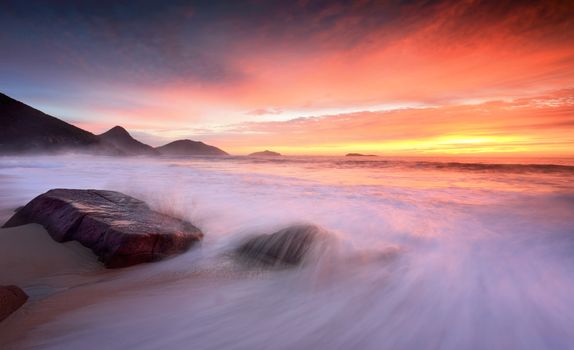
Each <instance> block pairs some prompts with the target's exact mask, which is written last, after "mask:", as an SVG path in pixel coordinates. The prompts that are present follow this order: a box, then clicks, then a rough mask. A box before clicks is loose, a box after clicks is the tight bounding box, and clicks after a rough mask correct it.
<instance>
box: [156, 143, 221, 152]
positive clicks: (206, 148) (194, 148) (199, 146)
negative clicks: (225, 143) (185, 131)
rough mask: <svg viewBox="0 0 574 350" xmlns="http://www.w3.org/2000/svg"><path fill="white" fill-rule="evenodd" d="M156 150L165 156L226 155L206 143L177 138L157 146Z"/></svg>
mask: <svg viewBox="0 0 574 350" xmlns="http://www.w3.org/2000/svg"><path fill="white" fill-rule="evenodd" d="M156 150H157V151H159V153H160V154H162V155H165V156H226V155H228V153H227V152H225V151H223V150H221V149H219V148H217V147H215V146H210V145H207V144H205V143H203V142H200V141H192V140H177V141H173V142H170V143H168V144H167V145H164V146H161V147H157V148H156Z"/></svg>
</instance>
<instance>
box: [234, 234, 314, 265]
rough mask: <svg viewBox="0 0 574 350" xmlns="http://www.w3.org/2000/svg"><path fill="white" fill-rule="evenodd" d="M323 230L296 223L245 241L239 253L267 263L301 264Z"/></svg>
mask: <svg viewBox="0 0 574 350" xmlns="http://www.w3.org/2000/svg"><path fill="white" fill-rule="evenodd" d="M320 234H321V230H320V229H319V228H318V227H316V226H313V225H295V226H290V227H287V228H285V229H283V230H280V231H277V232H275V233H272V234H266V235H260V236H256V237H253V238H251V239H248V240H247V241H245V242H243V244H241V245H240V246H239V248H238V249H237V254H238V255H239V256H240V257H242V258H245V259H248V260H250V261H253V262H259V263H262V264H265V265H286V266H295V265H299V264H300V263H301V262H302V261H303V260H304V258H305V257H306V255H307V254H308V253H309V251H310V249H311V247H312V246H313V244H314V243H315V242H316V241H317V239H318V237H319V235H320Z"/></svg>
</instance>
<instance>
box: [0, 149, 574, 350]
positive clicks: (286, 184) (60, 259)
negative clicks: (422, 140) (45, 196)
mask: <svg viewBox="0 0 574 350" xmlns="http://www.w3.org/2000/svg"><path fill="white" fill-rule="evenodd" d="M52 188H94V189H108V190H116V191H120V192H124V193H126V194H129V195H132V196H134V197H137V198H140V199H143V200H145V201H146V202H148V203H149V204H150V206H152V207H153V208H154V209H156V210H159V211H162V212H165V213H168V214H172V215H176V216H179V217H182V218H185V219H188V220H190V221H191V222H192V223H194V224H195V225H196V226H198V227H200V228H201V230H202V231H203V232H204V234H205V238H204V240H203V242H202V243H201V245H200V246H197V247H194V248H192V249H191V250H190V251H188V252H187V253H185V254H183V255H180V256H178V257H175V258H172V259H168V260H165V261H162V262H158V263H153V264H142V265H138V266H134V267H130V268H126V269H118V270H106V269H104V268H103V267H102V266H101V265H100V264H99V263H98V262H97V261H96V258H95V256H93V255H92V254H91V252H89V251H87V250H86V249H85V248H83V247H82V246H80V245H79V244H77V243H75V242H69V243H65V244H60V243H56V242H53V241H52V240H51V239H50V238H49V236H48V235H47V233H46V232H45V231H44V230H43V229H42V228H41V227H40V226H39V225H27V226H23V227H20V228H11V229H2V230H0V284H17V285H19V286H20V287H22V288H23V289H24V290H25V291H26V292H27V293H28V294H29V295H30V296H31V297H30V300H29V302H28V303H27V304H26V305H25V306H24V307H23V309H22V310H20V311H19V312H17V313H15V314H14V315H12V316H11V317H10V318H9V319H7V320H6V321H5V322H3V324H1V325H0V344H4V345H3V346H1V348H2V349H5V348H6V349H133V348H137V349H139V350H144V349H190V348H194V349H537V350H538V349H572V348H574V313H573V312H572V311H573V305H574V293H573V291H574V159H543V158H539V159H533V158H530V159H510V158H497V159H481V158H467V159H462V158H440V157H439V158H386V157H278V158H252V157H220V158H191V159H190V158H154V159H152V158H114V157H97V156H84V155H60V156H34V157H32V156H30V157H2V158H0V219H1V221H2V223H3V222H4V221H5V220H7V219H8V218H9V217H10V215H11V214H12V213H13V211H14V209H15V208H17V207H19V206H22V205H24V204H26V203H27V202H28V201H29V200H31V199H32V198H34V197H35V196H37V195H39V194H41V193H43V192H45V191H47V190H49V189H52ZM298 223H311V224H314V225H317V226H319V227H321V228H322V229H324V230H325V231H326V232H327V233H328V237H329V239H328V240H327V241H326V243H325V244H324V246H322V247H321V249H320V250H317V251H314V252H313V254H312V256H310V257H309V259H308V260H307V261H306V262H305V264H303V265H302V266H300V267H296V268H291V269H253V268H249V267H246V266H242V265H241V264H238V263H237V261H235V260H234V258H233V257H232V254H231V252H233V250H234V249H235V248H236V247H237V246H238V244H239V242H241V241H242V239H244V238H245V237H248V236H250V235H254V234H262V233H272V232H275V231H277V230H279V229H281V228H284V227H287V226H289V225H292V224H298Z"/></svg>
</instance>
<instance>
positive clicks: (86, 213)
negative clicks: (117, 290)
mask: <svg viewBox="0 0 574 350" xmlns="http://www.w3.org/2000/svg"><path fill="white" fill-rule="evenodd" d="M28 223H37V224H40V225H42V226H44V227H45V228H46V230H47V231H48V232H49V233H50V235H51V236H52V238H53V239H54V240H56V241H58V242H66V241H71V240H74V241H78V242H79V243H81V244H82V245H84V246H86V247H88V248H90V249H91V250H92V251H93V252H94V253H95V254H96V255H97V256H98V257H99V260H100V261H102V262H103V263H104V265H105V266H106V267H108V268H117V267H125V266H130V265H135V264H139V263H144V262H152V261H158V260H161V259H163V258H166V257H169V256H172V255H176V254H181V253H183V252H185V251H187V250H188V249H189V248H190V247H191V246H192V245H193V244H195V243H196V242H198V241H199V240H201V238H202V237H203V233H202V232H201V231H200V230H199V229H198V228H197V227H195V226H194V225H192V224H191V223H190V222H188V221H185V220H181V219H178V218H174V217H172V216H169V215H166V214H162V213H159V212H156V211H153V210H151V209H150V208H149V206H148V205H147V204H146V203H145V202H143V201H141V200H139V199H136V198H133V197H130V196H128V195H125V194H123V193H120V192H114V191H104V190H75V189H53V190H50V191H48V192H46V193H44V194H42V195H40V196H38V197H36V198H34V199H33V200H32V201H30V202H29V203H28V204H27V205H26V206H24V207H23V208H22V209H20V210H18V212H16V214H14V216H12V218H10V219H9V220H8V221H7V222H6V223H5V224H4V227H13V226H19V225H24V224H28Z"/></svg>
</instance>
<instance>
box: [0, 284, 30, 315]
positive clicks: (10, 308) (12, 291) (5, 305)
mask: <svg viewBox="0 0 574 350" xmlns="http://www.w3.org/2000/svg"><path fill="white" fill-rule="evenodd" d="M26 300H28V295H26V293H24V291H23V290H22V289H20V288H18V287H16V286H0V321H2V320H4V319H5V318H6V317H8V316H10V315H11V314H12V313H13V312H14V311H16V310H18V309H19V308H20V307H21V306H22V305H24V303H25V302H26Z"/></svg>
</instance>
